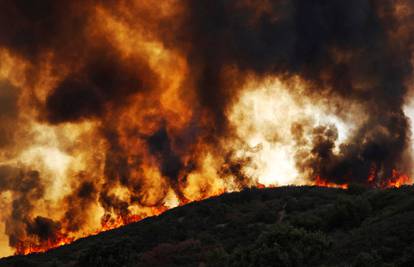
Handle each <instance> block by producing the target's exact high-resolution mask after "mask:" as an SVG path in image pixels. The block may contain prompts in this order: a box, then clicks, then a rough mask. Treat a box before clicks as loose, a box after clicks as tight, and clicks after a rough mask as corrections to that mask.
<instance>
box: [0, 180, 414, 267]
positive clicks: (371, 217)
mask: <svg viewBox="0 0 414 267" xmlns="http://www.w3.org/2000/svg"><path fill="white" fill-rule="evenodd" d="M413 225H414V188H413V187H402V188H399V189H386V190H380V189H366V188H363V187H360V186H350V188H349V189H347V190H342V189H333V188H320V187H280V188H272V189H249V190H245V191H242V192H238V193H230V194H224V195H222V196H219V197H215V198H211V199H207V200H205V201H202V202H197V203H191V204H188V205H186V206H183V207H178V208H175V209H173V210H170V211H167V212H165V213H164V214H162V215H160V216H158V217H153V218H148V219H145V220H143V221H140V222H138V223H134V224H130V225H127V226H125V227H122V228H120V229H115V230H112V231H108V232H105V233H102V234H99V235H97V236H92V237H88V238H84V239H81V240H78V241H77V242H75V243H73V244H71V245H67V246H64V247H61V248H58V249H54V250H52V251H49V252H47V253H44V254H36V255H29V256H16V257H9V258H4V259H1V260H0V266H16V267H35V266H39V267H40V266H41V267H52V266H67V267H69V266H90V267H94V266H100V267H104V266H108V267H109V266H111V267H112V266H131V267H132V266H136V267H138V266H153V267H155V266H413V265H414V227H413Z"/></svg>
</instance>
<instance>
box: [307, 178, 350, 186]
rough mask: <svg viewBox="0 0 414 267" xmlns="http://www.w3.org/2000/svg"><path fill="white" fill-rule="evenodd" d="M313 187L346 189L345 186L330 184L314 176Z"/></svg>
mask: <svg viewBox="0 0 414 267" xmlns="http://www.w3.org/2000/svg"><path fill="white" fill-rule="evenodd" d="M314 185H316V186H321V187H332V188H342V189H347V188H348V185H347V184H335V183H331V182H328V181H327V180H325V179H323V178H321V177H320V176H316V179H315V183H314Z"/></svg>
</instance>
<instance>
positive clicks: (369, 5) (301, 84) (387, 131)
mask: <svg viewBox="0 0 414 267" xmlns="http://www.w3.org/2000/svg"><path fill="white" fill-rule="evenodd" d="M413 8H414V6H413V4H411V2H410V1H408V0H399V1H387V0H380V1H373V0H371V1H370V0H350V1H342V0H330V1H327V0H317V1H305V0H282V1H268V0H262V1H252V0H243V1H221V0H220V1H210V0H199V1H190V0H186V1H176V0H168V1H160V3H154V2H150V1H138V2H137V3H126V2H119V1H98V0H96V1H92V0H91V1H89V0H88V1H83V2H82V3H76V2H74V1H51V0H46V1H31V2H30V3H29V2H27V1H21V0H18V1H2V2H0V10H1V11H0V15H1V16H0V25H1V26H0V126H1V127H0V196H3V199H4V201H0V204H1V205H0V206H1V207H6V211H7V212H5V214H6V215H2V216H1V217H0V219H1V220H2V222H3V223H4V224H5V229H6V234H7V236H8V238H9V244H10V246H12V247H14V248H16V249H17V252H18V253H27V252H31V251H30V250H29V251H28V250H27V247H30V248H32V249H34V251H41V250H42V249H43V248H44V247H46V248H47V247H50V246H55V245H59V244H62V243H65V242H68V241H70V240H73V238H78V237H80V236H81V235H84V234H85V233H90V234H92V233H96V232H97V231H101V230H106V229H110V228H113V227H117V226H120V225H122V224H125V223H129V222H132V221H136V220H139V219H141V218H144V217H146V216H150V215H155V214H158V213H160V212H162V211H163V210H165V209H167V208H169V207H173V206H176V205H179V204H184V203H187V202H188V201H194V200H200V199H202V198H205V197H209V196H212V195H217V194H220V193H223V192H226V191H232V190H240V189H242V188H244V187H250V186H261V184H262V183H264V184H265V185H270V184H272V185H283V184H289V183H293V184H314V183H315V181H318V180H320V179H323V180H324V181H326V182H327V183H329V184H349V183H351V182H357V183H363V184H370V185H372V186H385V185H387V181H389V180H393V179H394V180H395V179H397V178H398V177H399V176H400V175H403V176H404V177H408V176H407V175H410V174H411V173H410V169H411V153H410V150H411V144H410V138H411V132H410V123H409V120H408V118H407V116H406V114H405V113H404V106H405V105H406V104H407V97H408V93H409V89H410V82H411V80H410V75H411V74H412V64H411V61H412V43H413V42H412V37H411V36H414V35H413V34H412V33H413V32H412V28H411V25H412V18H413V17H412V16H413V13H412V11H413ZM263 88H264V89H263ZM269 103H270V104H269ZM265 107H270V111H266V110H265V109H264V108H265ZM262 110H265V111H264V112H263V111H262ZM309 110H311V111H309ZM326 118H328V119H326ZM332 118H333V119H332ZM343 125H345V126H343ZM344 127H345V128H346V131H345V132H346V134H344V129H343V128H344ZM344 135H345V136H344ZM275 173H278V174H277V175H276V174H275ZM292 173H295V175H293V174H292ZM279 174H282V175H287V176H289V174H291V175H292V178H289V179H284V178H283V177H280V175H279ZM263 177H266V179H263ZM407 179H408V178H407ZM1 202H4V203H1Z"/></svg>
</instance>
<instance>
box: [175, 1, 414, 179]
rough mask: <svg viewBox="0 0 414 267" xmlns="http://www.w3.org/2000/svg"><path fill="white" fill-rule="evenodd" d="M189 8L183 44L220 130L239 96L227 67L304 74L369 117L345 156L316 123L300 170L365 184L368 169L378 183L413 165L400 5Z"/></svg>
mask: <svg viewBox="0 0 414 267" xmlns="http://www.w3.org/2000/svg"><path fill="white" fill-rule="evenodd" d="M261 4H267V5H266V8H265V9H260V8H261V7H263V6H261ZM406 4H408V5H411V4H409V3H406ZM186 5H187V8H188V9H187V11H188V13H187V16H186V18H185V19H184V23H183V25H185V26H184V27H183V28H184V34H182V35H180V37H182V39H180V40H179V41H181V42H184V43H188V44H191V45H190V46H191V47H192V49H190V53H189V54H188V55H189V56H188V57H189V61H190V62H191V64H193V66H195V69H196V71H195V77H196V79H197V90H198V96H199V99H200V103H201V104H202V105H204V106H205V107H206V108H208V109H210V110H211V111H212V112H213V113H214V114H215V117H216V119H217V124H218V125H219V127H218V128H226V117H225V112H224V111H225V109H226V107H227V106H228V104H229V103H231V101H232V97H233V96H234V95H237V94H235V93H234V92H232V91H231V90H232V88H228V87H227V86H226V83H225V82H224V79H223V77H222V74H223V70H225V68H226V67H232V66H236V67H237V68H238V69H239V70H244V71H253V72H255V73H256V74H258V75H259V76H260V75H267V74H278V75H282V76H287V77H289V76H293V75H299V76H300V77H301V78H303V79H304V80H306V81H307V82H309V84H311V86H310V87H311V89H310V90H309V95H310V96H311V97H315V98H320V97H321V95H322V93H324V95H328V96H329V95H331V96H332V97H339V98H343V99H344V100H346V101H347V102H350V101H351V102H354V103H360V104H362V105H364V107H366V112H367V114H368V117H369V118H368V120H367V121H366V122H365V123H364V124H363V125H362V126H361V127H360V129H358V130H357V132H356V134H355V136H354V137H353V138H352V140H350V142H349V144H345V145H343V146H342V147H340V153H339V155H336V154H335V155H334V153H333V148H334V147H333V145H332V142H333V140H332V136H330V135H329V134H328V135H326V134H327V133H326V132H322V133H320V132H319V133H318V129H315V131H316V132H315V140H314V141H313V143H312V145H313V146H314V148H313V149H312V150H311V151H308V152H310V156H307V157H306V158H298V162H297V164H298V165H299V167H300V168H302V169H304V170H305V169H307V168H310V169H311V170H307V172H308V173H309V172H311V173H312V174H314V175H323V176H324V177H325V178H326V179H330V180H334V181H344V180H345V179H349V178H351V177H352V178H351V179H355V180H356V181H360V182H361V181H364V180H366V179H367V176H368V173H369V170H370V169H372V166H375V169H376V170H377V171H376V174H377V177H376V179H378V180H382V179H386V178H387V177H390V175H391V173H392V170H393V168H400V169H402V171H406V172H409V165H408V164H407V162H408V161H409V158H407V156H408V154H407V153H406V151H405V150H406V149H407V148H408V147H409V136H410V131H409V127H408V126H409V125H408V121H407V118H406V116H405V115H404V113H403V110H402V106H403V104H404V97H405V95H406V92H407V86H406V80H407V76H408V75H409V74H411V72H412V67H411V62H410V60H411V46H412V39H411V37H410V36H412V35H411V34H410V32H411V29H407V28H405V31H407V32H406V33H404V34H403V36H399V37H400V39H398V40H397V39H396V38H395V36H394V35H392V33H393V32H397V31H399V30H400V29H401V28H402V27H403V26H404V25H401V24H399V21H398V16H399V15H398V14H397V13H396V3H394V2H390V1H369V0H362V1H360V0H351V1H339V0H333V1H326V0H317V1H305V0H292V1H264V2H254V1H207V0H205V1H203V0H201V1H186ZM404 27H405V26H404ZM393 36H394V37H393ZM326 93H328V94H326ZM341 108H346V107H341ZM341 108H340V109H341ZM341 113H342V114H344V113H346V111H343V110H340V111H339V114H341ZM358 119H359V118H358V117H355V120H358ZM404 157H406V158H404Z"/></svg>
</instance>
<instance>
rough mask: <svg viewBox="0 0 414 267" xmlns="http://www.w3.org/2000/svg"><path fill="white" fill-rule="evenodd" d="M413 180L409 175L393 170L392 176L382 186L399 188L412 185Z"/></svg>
mask: <svg viewBox="0 0 414 267" xmlns="http://www.w3.org/2000/svg"><path fill="white" fill-rule="evenodd" d="M411 184H412V181H411V178H410V177H409V176H408V175H405V174H400V173H399V172H398V171H397V170H393V171H392V177H391V178H390V179H388V180H387V181H386V182H385V183H384V184H383V185H382V186H383V187H386V188H390V187H396V188H399V187H401V186H403V185H411Z"/></svg>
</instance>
